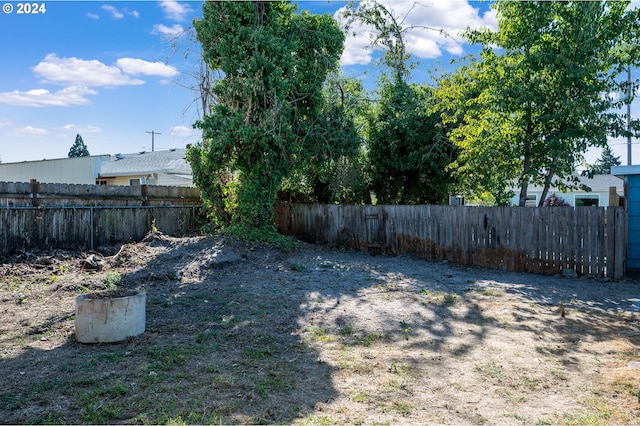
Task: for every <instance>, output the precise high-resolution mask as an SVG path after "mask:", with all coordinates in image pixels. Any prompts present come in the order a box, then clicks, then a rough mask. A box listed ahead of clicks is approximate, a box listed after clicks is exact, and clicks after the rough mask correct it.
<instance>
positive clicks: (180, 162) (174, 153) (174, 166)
mask: <svg viewBox="0 0 640 426" xmlns="http://www.w3.org/2000/svg"><path fill="white" fill-rule="evenodd" d="M186 153H187V150H186V149H170V150H168V151H153V152H145V151H143V152H138V153H135V154H116V155H112V156H110V157H109V159H108V160H105V161H103V162H102V165H101V167H100V176H101V177H110V176H128V175H144V174H152V173H163V174H175V175H189V176H190V175H191V166H190V165H189V163H188V162H187V160H186V159H185V157H186Z"/></svg>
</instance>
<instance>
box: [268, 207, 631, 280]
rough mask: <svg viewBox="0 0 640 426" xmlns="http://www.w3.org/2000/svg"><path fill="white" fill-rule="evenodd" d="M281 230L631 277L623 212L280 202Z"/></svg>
mask: <svg viewBox="0 0 640 426" xmlns="http://www.w3.org/2000/svg"><path fill="white" fill-rule="evenodd" d="M276 222H277V226H278V230H279V231H280V232H281V233H283V234H286V235H294V236H296V237H298V238H300V239H302V240H305V241H311V242H321V243H344V244H347V245H349V246H352V247H354V248H357V249H360V250H363V251H370V252H372V253H378V252H382V253H390V254H396V253H410V254H412V255H415V256H418V257H422V258H426V259H432V260H448V261H451V262H456V263H461V264H472V265H478V266H485V267H490V268H496V269H502V270H509V271H518V272H534V273H559V272H561V271H562V270H563V269H567V268H569V269H574V270H575V271H576V272H577V273H578V274H581V275H588V276H607V277H610V278H613V279H620V278H622V277H623V276H624V267H625V262H624V239H625V214H624V210H623V209H622V208H621V207H609V208H606V209H605V208H604V207H566V208H565V207H558V208H549V207H535V208H532V207H470V206H430V205H419V206H380V205H378V206H350V205H325V204H288V203H283V204H278V205H277V206H276Z"/></svg>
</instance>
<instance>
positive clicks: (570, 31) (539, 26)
mask: <svg viewBox="0 0 640 426" xmlns="http://www.w3.org/2000/svg"><path fill="white" fill-rule="evenodd" d="M628 4H629V2H628V1H606V2H600V1H593V2H581V1H526V2H520V1H507V0H498V1H497V2H496V3H495V4H494V7H495V8H496V9H497V17H498V25H499V29H498V31H490V30H480V31H469V32H467V34H466V37H467V39H468V40H469V41H470V42H473V43H480V44H481V45H482V46H483V50H482V53H481V60H478V61H471V62H470V63H469V64H468V65H465V66H462V67H460V68H459V69H458V70H457V71H456V72H455V73H454V74H453V75H450V76H448V77H447V78H444V79H443V80H441V81H440V88H439V91H438V94H439V97H440V99H441V102H442V104H443V105H445V106H446V108H447V113H446V114H445V115H444V116H445V119H446V120H447V122H450V123H452V124H454V125H455V128H454V130H453V131H452V132H451V138H452V140H453V141H454V142H455V143H456V144H457V145H458V146H459V147H460V150H461V151H460V155H459V157H458V160H457V161H456V162H455V163H454V164H453V169H454V170H455V171H456V173H457V174H458V175H459V176H460V177H461V180H462V181H463V182H465V184H466V188H465V189H466V190H467V191H471V192H474V191H475V192H481V191H483V190H488V191H490V192H492V193H493V194H494V195H495V196H496V199H498V200H499V201H503V202H504V201H505V200H507V199H509V198H510V194H508V187H509V186H517V187H519V188H520V196H519V200H520V205H525V202H526V197H527V189H528V185H529V184H532V183H535V184H540V185H543V186H544V187H545V190H547V189H548V188H549V187H550V186H551V185H552V184H554V186H556V187H562V186H571V185H572V183H574V182H575V179H574V176H575V175H574V172H575V167H576V165H577V164H578V163H579V162H580V161H582V158H583V157H582V155H583V154H584V152H585V151H586V150H587V149H588V148H589V147H591V146H599V147H604V146H606V143H607V137H608V136H609V135H617V134H621V133H623V132H624V130H623V129H624V124H623V123H624V120H622V118H621V116H620V114H618V113H616V112H615V111H614V110H613V108H615V107H619V106H620V105H621V101H619V100H616V98H615V97H612V96H609V94H610V93H615V92H621V91H624V87H621V83H620V79H619V78H618V76H619V75H620V74H621V72H622V71H623V70H624V68H625V67H626V66H627V65H628V64H630V63H634V62H635V63H637V62H638V60H639V58H638V56H637V50H638V33H639V32H638V26H639V23H640V20H639V16H640V14H639V12H638V9H629V10H627V6H628ZM554 178H556V180H555V181H554ZM545 197H546V193H545V194H543V196H542V197H541V200H544V199H545Z"/></svg>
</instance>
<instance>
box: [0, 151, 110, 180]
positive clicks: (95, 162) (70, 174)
mask: <svg viewBox="0 0 640 426" xmlns="http://www.w3.org/2000/svg"><path fill="white" fill-rule="evenodd" d="M108 158H109V156H108V155H93V156H89V157H76V158H58V159H53V160H42V161H24V162H21V163H4V164H0V181H3V182H29V181H30V180H31V179H36V180H38V181H39V182H41V183H76V184H91V185H93V184H95V183H96V177H97V176H98V172H99V171H100V163H101V162H102V160H103V159H108Z"/></svg>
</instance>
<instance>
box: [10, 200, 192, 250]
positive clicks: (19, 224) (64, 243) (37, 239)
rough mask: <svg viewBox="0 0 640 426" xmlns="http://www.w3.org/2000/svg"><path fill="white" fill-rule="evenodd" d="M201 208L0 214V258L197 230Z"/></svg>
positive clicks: (12, 211) (25, 210)
mask: <svg viewBox="0 0 640 426" xmlns="http://www.w3.org/2000/svg"><path fill="white" fill-rule="evenodd" d="M203 214H204V213H203V208H202V207H201V206H196V205H193V206H171V207H170V206H154V207H142V206H140V207H94V206H91V207H89V206H87V207H53V208H35V207H30V208H0V256H6V255H10V254H12V253H15V252H18V251H21V250H29V249H34V248H41V249H47V248H69V249H71V248H88V249H90V248H94V247H98V246H102V245H106V244H112V243H118V242H129V241H140V240H141V239H142V238H144V236H145V235H147V233H148V232H149V231H150V230H151V229H152V226H154V225H155V227H156V228H157V229H158V230H159V231H160V232H163V233H165V234H167V235H174V236H180V235H187V234H193V233H194V232H196V231H197V230H198V226H199V223H200V221H201V219H202V218H203Z"/></svg>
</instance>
